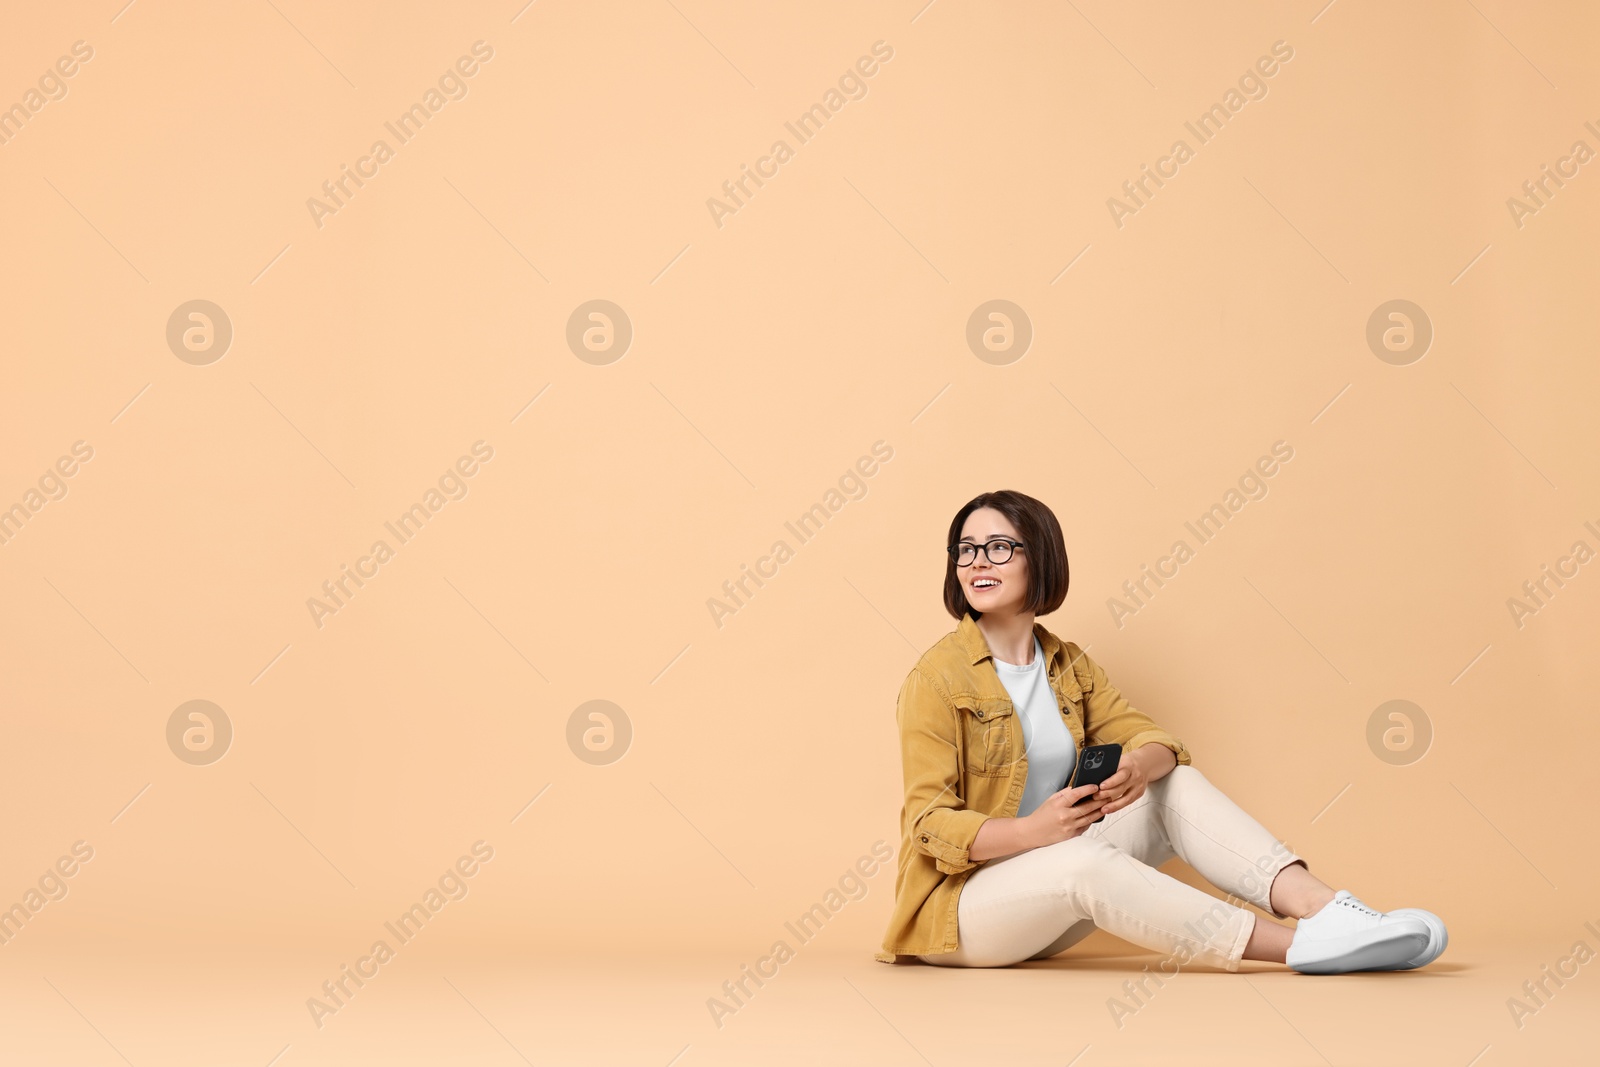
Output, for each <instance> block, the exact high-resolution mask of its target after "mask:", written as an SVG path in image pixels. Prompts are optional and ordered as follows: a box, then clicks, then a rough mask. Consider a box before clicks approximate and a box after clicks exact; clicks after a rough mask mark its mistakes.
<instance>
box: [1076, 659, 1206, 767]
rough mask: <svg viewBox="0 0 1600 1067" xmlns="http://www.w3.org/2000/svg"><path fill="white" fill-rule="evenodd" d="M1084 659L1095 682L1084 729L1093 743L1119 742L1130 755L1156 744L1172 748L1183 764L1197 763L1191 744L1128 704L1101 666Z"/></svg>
mask: <svg viewBox="0 0 1600 1067" xmlns="http://www.w3.org/2000/svg"><path fill="white" fill-rule="evenodd" d="M1082 659H1083V662H1084V664H1085V665H1086V666H1087V667H1088V668H1089V671H1090V674H1091V676H1092V678H1093V679H1094V688H1093V689H1091V690H1090V691H1089V694H1088V696H1086V697H1085V698H1084V707H1083V720H1084V722H1083V730H1084V735H1085V737H1086V738H1087V739H1088V743H1089V744H1091V745H1108V744H1110V743H1112V742H1113V741H1115V742H1117V743H1118V744H1120V745H1121V746H1122V751H1123V752H1124V753H1128V752H1132V751H1133V750H1134V749H1136V748H1138V747H1139V746H1140V745H1146V744H1149V743H1150V742H1152V741H1154V742H1156V743H1157V744H1161V745H1166V746H1167V747H1168V748H1170V749H1172V754H1173V755H1174V756H1176V757H1177V759H1178V762H1179V763H1182V764H1192V763H1193V760H1192V759H1191V758H1190V756H1189V748H1188V746H1187V745H1185V744H1184V743H1183V742H1182V741H1180V740H1179V739H1178V738H1176V737H1174V736H1172V735H1171V734H1169V733H1168V732H1167V731H1165V730H1163V729H1162V728H1161V727H1159V726H1157V725H1156V724H1155V720H1153V719H1151V718H1150V716H1148V715H1146V714H1145V713H1144V712H1142V711H1140V710H1139V709H1138V708H1135V707H1134V706H1133V705H1132V704H1130V703H1128V698H1127V697H1125V696H1123V695H1122V691H1121V690H1119V689H1118V688H1117V687H1116V686H1114V685H1112V684H1111V681H1110V679H1108V678H1107V677H1106V672H1105V671H1104V670H1103V669H1102V668H1101V666H1100V664H1098V663H1096V662H1095V661H1094V660H1092V659H1090V658H1089V656H1088V655H1087V654H1084V655H1083V657H1082Z"/></svg>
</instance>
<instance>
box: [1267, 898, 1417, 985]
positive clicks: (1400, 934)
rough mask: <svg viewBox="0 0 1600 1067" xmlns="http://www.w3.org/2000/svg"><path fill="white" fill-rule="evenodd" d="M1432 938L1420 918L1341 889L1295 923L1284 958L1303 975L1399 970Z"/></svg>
mask: <svg viewBox="0 0 1600 1067" xmlns="http://www.w3.org/2000/svg"><path fill="white" fill-rule="evenodd" d="M1430 939H1431V935H1430V932H1429V927H1428V924H1427V923H1425V922H1423V921H1422V920H1421V919H1419V918H1417V917H1415V916H1410V915H1400V916H1396V915H1386V914H1384V913H1383V912H1381V911H1377V910H1375V909H1373V908H1369V907H1367V905H1365V904H1363V903H1362V902H1361V901H1360V900H1359V899H1358V898H1356V897H1355V896H1354V895H1353V894H1351V892H1350V890H1348V889H1341V890H1339V891H1338V892H1337V893H1335V894H1334V895H1333V899H1332V900H1330V901H1329V902H1328V903H1327V904H1325V905H1324V906H1323V907H1322V910H1321V911H1318V912H1317V913H1316V914H1315V915H1312V916H1310V917H1309V918H1305V919H1301V920H1300V922H1299V924H1298V925H1296V926H1295V930H1294V940H1293V941H1291V942H1290V943H1289V951H1288V953H1287V954H1286V955H1285V958H1284V962H1285V963H1287V964H1288V965H1289V966H1290V967H1292V968H1293V969H1294V970H1297V971H1299V972H1301V973H1302V974H1343V973H1345V972H1346V971H1375V970H1389V969H1397V968H1398V967H1404V966H1406V965H1407V964H1409V963H1410V961H1411V960H1413V959H1415V958H1417V957H1418V956H1421V955H1423V954H1424V953H1425V951H1426V950H1427V948H1428V942H1429V941H1430Z"/></svg>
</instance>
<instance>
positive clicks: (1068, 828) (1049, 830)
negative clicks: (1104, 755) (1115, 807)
mask: <svg viewBox="0 0 1600 1067" xmlns="http://www.w3.org/2000/svg"><path fill="white" fill-rule="evenodd" d="M1118 773H1119V774H1120V773H1121V772H1120V771H1119V772H1118ZM1114 780H1115V775H1113V776H1112V778H1108V779H1107V780H1106V781H1107V783H1108V784H1109V783H1110V782H1112V781H1114ZM1100 788H1101V787H1100V786H1099V785H1095V784H1091V785H1079V786H1073V787H1072V788H1070V789H1062V790H1058V791H1057V792H1054V793H1051V794H1050V795H1049V796H1047V797H1045V798H1044V803H1043V804H1040V805H1039V806H1038V807H1037V808H1035V809H1034V810H1033V812H1032V814H1030V815H1028V816H1027V819H1028V822H1029V823H1030V824H1031V825H1032V826H1033V828H1034V838H1035V841H1036V844H1035V845H1034V847H1035V848H1038V847H1040V846H1042V845H1053V844H1055V843H1056V842H1057V841H1066V840H1068V839H1069V838H1074V837H1077V836H1078V835H1079V834H1081V833H1083V832H1084V831H1085V830H1087V829H1088V828H1089V826H1090V825H1091V824H1092V823H1093V822H1094V821H1095V820H1096V819H1098V818H1099V817H1100V808H1101V806H1102V805H1103V804H1104V803H1105V801H1104V800H1102V799H1099V798H1097V797H1095V796H1093V794H1095V793H1096V792H1098V791H1099V790H1100ZM1086 797H1087V798H1089V799H1085V798H1086ZM1079 801H1082V803H1081V804H1080V803H1079Z"/></svg>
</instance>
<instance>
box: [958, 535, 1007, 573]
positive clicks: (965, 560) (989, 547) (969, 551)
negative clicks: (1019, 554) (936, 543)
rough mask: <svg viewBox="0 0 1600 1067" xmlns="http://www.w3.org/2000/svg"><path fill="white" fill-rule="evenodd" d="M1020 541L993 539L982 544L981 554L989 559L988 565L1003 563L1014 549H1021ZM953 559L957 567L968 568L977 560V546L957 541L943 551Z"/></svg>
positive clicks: (1002, 538) (1001, 538)
mask: <svg viewBox="0 0 1600 1067" xmlns="http://www.w3.org/2000/svg"><path fill="white" fill-rule="evenodd" d="M1022 547H1023V544H1022V542H1021V541H1013V540H1011V539H1010V538H1009V537H995V538H991V539H990V540H988V541H985V542H984V544H983V554H984V555H985V556H988V557H989V562H990V563H1005V562H1007V561H1009V560H1010V559H1011V553H1012V551H1013V550H1014V549H1018V548H1022ZM945 551H946V552H948V553H950V555H951V556H952V557H954V558H955V561H956V566H957V567H970V566H972V565H973V564H974V563H976V562H977V560H978V546H977V545H975V544H973V543H972V542H971V541H957V542H956V543H955V544H953V545H951V546H950V547H949V548H947V549H945Z"/></svg>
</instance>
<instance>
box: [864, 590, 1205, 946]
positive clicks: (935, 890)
mask: <svg viewBox="0 0 1600 1067" xmlns="http://www.w3.org/2000/svg"><path fill="white" fill-rule="evenodd" d="M1033 632H1034V634H1035V635H1037V636H1038V638H1039V644H1040V646H1041V647H1042V648H1043V650H1044V661H1045V669H1046V673H1047V675H1048V677H1049V679H1050V688H1051V689H1052V690H1054V691H1055V695H1056V703H1057V704H1058V705H1059V706H1060V708H1061V720H1062V722H1064V723H1066V724H1067V729H1068V730H1070V731H1071V732H1072V740H1073V742H1074V743H1075V744H1076V745H1077V746H1078V748H1079V750H1082V749H1083V748H1085V747H1086V745H1104V744H1110V743H1111V742H1113V741H1115V742H1118V743H1119V744H1121V745H1122V750H1123V752H1124V753H1128V752H1132V751H1133V750H1134V749H1136V748H1138V747H1139V746H1140V745H1144V744H1148V743H1150V742H1152V741H1154V742H1157V743H1159V744H1163V745H1166V746H1167V747H1168V748H1170V749H1172V751H1173V753H1174V755H1176V756H1177V759H1178V762H1179V763H1183V764H1188V763H1191V762H1192V761H1191V760H1190V758H1189V750H1188V748H1187V747H1185V745H1184V743H1183V742H1182V741H1180V740H1178V739H1177V738H1175V737H1173V736H1172V735H1171V734H1169V733H1167V732H1166V731H1165V730H1163V729H1161V728H1160V727H1159V726H1157V725H1156V724H1155V723H1154V722H1153V721H1152V720H1151V719H1150V717H1149V716H1147V715H1145V714H1144V713H1143V712H1141V711H1139V710H1137V709H1136V708H1134V707H1133V705H1132V704H1129V703H1128V700H1127V698H1126V697H1124V696H1123V695H1122V694H1121V693H1120V692H1118V691H1117V688H1116V686H1114V685H1112V684H1111V682H1110V681H1109V680H1107V678H1106V672H1105V671H1104V670H1102V669H1101V668H1100V665H1099V664H1098V663H1096V662H1095V661H1094V660H1092V659H1090V658H1089V657H1088V656H1087V655H1086V654H1085V653H1084V651H1083V650H1082V649H1081V648H1079V647H1078V646H1077V645H1075V644H1073V643H1072V642H1071V641H1062V640H1060V639H1059V638H1057V637H1056V635H1055V634H1053V633H1051V632H1050V631H1049V630H1047V629H1045V628H1044V626H1043V625H1042V624H1041V623H1038V622H1035V623H1034V624H1033ZM992 661H993V656H992V655H991V654H990V652H989V643H988V641H987V640H985V639H984V636H983V631H982V630H980V629H978V624H977V622H976V621H975V620H974V619H973V618H972V616H971V615H965V616H963V617H962V619H961V622H960V623H959V624H958V625H957V626H956V628H955V629H954V630H952V631H951V632H950V633H948V634H946V635H945V636H944V637H942V638H940V639H939V642H938V644H936V645H934V646H933V647H932V648H930V649H929V650H928V651H927V652H925V653H924V654H923V656H922V658H921V659H920V660H918V661H917V665H916V666H915V667H913V668H912V669H911V673H910V674H908V675H906V680H905V682H904V683H903V684H902V685H901V687H900V698H899V701H898V704H897V706H896V708H895V720H896V722H897V723H898V724H899V727H900V761H901V769H902V771H903V773H904V777H905V790H906V799H905V804H904V806H903V807H902V808H901V809H900V855H899V870H898V873H897V874H896V876H895V884H894V894H895V899H894V912H893V914H892V915H891V917H890V919H889V930H888V933H887V934H885V936H884V940H883V947H882V948H881V949H880V950H879V951H878V952H877V953H876V954H874V956H873V958H874V959H876V960H878V961H880V962H882V963H896V962H898V961H899V957H900V956H911V955H919V954H922V955H932V954H934V953H939V952H953V951H955V949H956V946H957V941H956V901H957V900H958V899H959V897H960V895H961V887H962V885H963V884H965V883H966V880H967V878H968V877H969V876H970V875H971V873H972V872H973V871H974V870H976V869H977V868H979V867H980V866H982V865H983V863H984V862H986V861H984V860H979V861H977V862H974V861H972V860H971V859H969V858H968V857H967V849H969V848H970V847H971V846H972V839H973V838H974V837H975V836H977V833H978V827H979V826H981V825H982V824H983V822H984V820H986V819H989V818H994V817H1000V818H1014V817H1015V816H1016V814H1017V805H1018V804H1019V803H1021V800H1022V789H1023V786H1025V785H1026V784H1027V781H1028V755H1027V752H1026V750H1025V749H1024V746H1023V738H1022V725H1021V723H1020V722H1019V721H1018V720H1017V716H1016V708H1015V707H1014V706H1013V705H1012V703H1011V697H1010V696H1009V695H1008V694H1007V693H1006V689H1005V686H1004V685H1003V684H1002V683H1001V681H1000V676H999V674H997V673H996V672H995V669H994V663H993V662H992Z"/></svg>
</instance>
